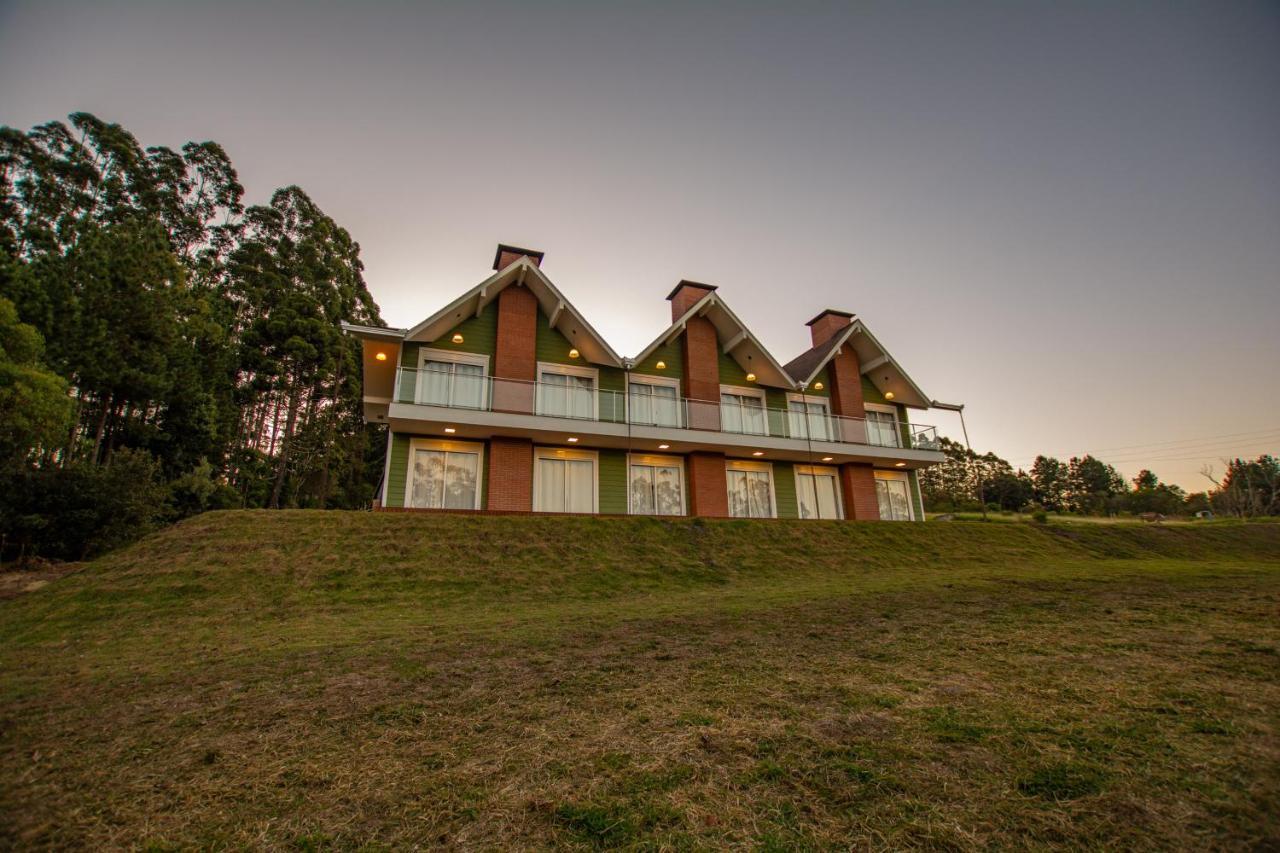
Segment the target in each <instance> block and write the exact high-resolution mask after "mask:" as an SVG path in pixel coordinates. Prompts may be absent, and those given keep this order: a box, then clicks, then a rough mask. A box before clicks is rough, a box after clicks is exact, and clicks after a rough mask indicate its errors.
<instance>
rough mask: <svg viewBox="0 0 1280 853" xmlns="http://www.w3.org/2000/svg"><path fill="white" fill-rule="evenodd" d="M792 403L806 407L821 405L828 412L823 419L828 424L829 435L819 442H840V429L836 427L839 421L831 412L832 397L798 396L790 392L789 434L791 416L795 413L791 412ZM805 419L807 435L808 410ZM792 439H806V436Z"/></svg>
mask: <svg viewBox="0 0 1280 853" xmlns="http://www.w3.org/2000/svg"><path fill="white" fill-rule="evenodd" d="M792 403H804V404H805V405H806V406H808V405H813V404H815V403H821V404H822V406H823V408H825V409H826V410H827V413H826V414H825V415H823V418H824V419H825V423H826V424H827V435H826V436H825V437H822V438H817V440H818V441H837V440H838V439H837V436H838V434H839V429H838V428H837V426H836V424H837V421H836V420H835V415H834V414H833V413H832V411H831V398H830V397H822V396H819V395H817V394H797V393H795V392H791V391H788V392H787V432H788V433H789V432H791V415H792V414H793V412H792V411H791V404H792ZM804 417H805V422H804V426H805V432H806V433H807V432H808V430H809V412H808V410H807V409H806V410H805V413H804ZM790 437H791V438H805V437H806V436H795V435H792V436H790ZM807 437H809V438H813V437H814V436H807Z"/></svg>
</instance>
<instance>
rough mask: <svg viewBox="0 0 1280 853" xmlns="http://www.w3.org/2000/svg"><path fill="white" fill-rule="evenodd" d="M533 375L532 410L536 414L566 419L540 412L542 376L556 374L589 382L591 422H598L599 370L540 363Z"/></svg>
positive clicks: (550, 362)
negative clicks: (586, 379)
mask: <svg viewBox="0 0 1280 853" xmlns="http://www.w3.org/2000/svg"><path fill="white" fill-rule="evenodd" d="M536 370H537V371H538V372H537V373H536V374H534V376H535V378H536V380H537V385H536V386H535V392H536V393H534V395H533V396H534V403H535V405H534V409H535V410H536V411H537V414H539V415H542V416H543V417H548V418H560V417H566V418H567V417H568V416H567V415H553V414H548V413H546V412H544V411H542V374H544V373H558V374H560V375H561V376H583V377H586V378H588V379H590V380H591V420H593V421H598V420H600V370H599V369H598V368H595V367H579V366H578V365H576V364H557V363H556V362H554V361H540V362H538V363H537V367H536ZM570 420H575V421H576V420H579V418H570Z"/></svg>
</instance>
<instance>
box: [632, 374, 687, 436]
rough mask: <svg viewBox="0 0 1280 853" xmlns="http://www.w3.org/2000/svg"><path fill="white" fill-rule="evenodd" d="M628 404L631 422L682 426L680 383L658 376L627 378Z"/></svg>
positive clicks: (633, 376)
mask: <svg viewBox="0 0 1280 853" xmlns="http://www.w3.org/2000/svg"><path fill="white" fill-rule="evenodd" d="M627 404H628V406H629V407H630V416H631V423H633V424H646V425H649V426H677V427H678V426H680V422H681V418H680V383H679V381H678V380H674V379H661V378H658V377H648V376H646V377H644V378H637V377H636V376H635V375H634V374H632V375H631V376H630V377H629V378H628V379H627Z"/></svg>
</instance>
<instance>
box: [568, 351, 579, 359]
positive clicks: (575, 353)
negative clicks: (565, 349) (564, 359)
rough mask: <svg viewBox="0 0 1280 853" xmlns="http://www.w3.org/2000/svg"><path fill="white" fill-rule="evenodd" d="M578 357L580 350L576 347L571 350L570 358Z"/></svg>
mask: <svg viewBox="0 0 1280 853" xmlns="http://www.w3.org/2000/svg"><path fill="white" fill-rule="evenodd" d="M577 357H578V351H577V350H576V349H571V350H569V358H577Z"/></svg>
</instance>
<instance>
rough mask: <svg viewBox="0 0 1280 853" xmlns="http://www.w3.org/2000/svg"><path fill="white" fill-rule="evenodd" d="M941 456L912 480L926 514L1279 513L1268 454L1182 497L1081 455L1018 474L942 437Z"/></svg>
mask: <svg viewBox="0 0 1280 853" xmlns="http://www.w3.org/2000/svg"><path fill="white" fill-rule="evenodd" d="M942 450H943V453H945V454H946V457H947V458H946V461H945V462H943V463H942V464H941V465H935V466H933V467H931V468H928V469H926V470H925V471H923V472H921V475H920V491H921V493H922V495H923V497H924V503H925V509H926V510H928V511H930V512H956V511H970V512H972V511H977V510H979V509H981V508H982V506H983V503H984V502H985V504H986V506H987V507H988V508H989V509H992V510H1007V511H1013V512H1031V513H1036V512H1055V513H1073V514H1076V515H1099V516H1114V515H1119V514H1122V513H1129V514H1132V515H1140V514H1143V513H1159V514H1161V515H1166V516H1174V515H1187V516H1190V515H1195V514H1196V513H1197V512H1201V511H1204V510H1208V511H1211V512H1213V513H1216V514H1218V515H1224V516H1231V517H1235V518H1259V517H1264V516H1275V515H1280V460H1278V459H1277V458H1276V457H1275V456H1272V455H1269V454H1265V455H1262V456H1259V457H1258V458H1257V459H1253V460H1250V459H1229V460H1226V462H1225V466H1226V472H1225V474H1224V476H1223V477H1222V479H1221V480H1216V481H1214V482H1215V485H1214V486H1213V487H1212V488H1210V489H1209V490H1208V491H1206V492H1192V493H1190V494H1188V493H1187V492H1186V491H1184V490H1183V489H1182V488H1180V487H1179V486H1175V485H1172V484H1169V483H1162V482H1161V481H1160V478H1159V477H1157V476H1156V474H1155V473H1153V472H1152V471H1149V470H1147V469H1145V468H1144V469H1143V470H1142V471H1140V472H1139V473H1138V476H1136V477H1134V478H1133V480H1132V481H1130V482H1126V481H1125V479H1124V478H1123V477H1121V476H1120V474H1119V472H1117V471H1116V469H1115V468H1114V467H1112V466H1111V465H1108V464H1107V463H1105V462H1103V461H1102V460H1100V459H1096V458H1094V457H1093V456H1089V455H1085V456H1081V457H1076V456H1073V457H1071V459H1069V460H1068V461H1066V462H1062V461H1061V460H1058V459H1055V458H1053V457H1052V456H1037V457H1036V459H1035V463H1034V464H1033V465H1032V466H1031V470H1030V471H1024V470H1022V469H1017V470H1015V469H1014V467H1013V466H1012V465H1010V464H1009V463H1008V462H1006V461H1005V460H1003V459H1001V458H1000V457H999V456H996V455H995V454H994V453H986V454H983V455H979V454H977V453H974V452H973V451H970V450H967V449H966V448H965V447H964V445H962V444H960V443H959V442H956V441H952V440H951V439H949V438H945V437H944V438H943V439H942ZM1205 473H1206V476H1208V475H1210V473H1211V472H1209V471H1208V470H1206V472H1205ZM979 496H981V498H980V497H979Z"/></svg>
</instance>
